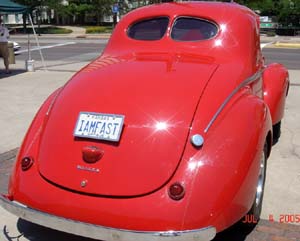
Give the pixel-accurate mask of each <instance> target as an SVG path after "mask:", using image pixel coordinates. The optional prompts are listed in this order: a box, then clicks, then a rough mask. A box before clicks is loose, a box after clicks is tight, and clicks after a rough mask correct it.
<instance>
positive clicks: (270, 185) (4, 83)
mask: <svg viewBox="0 0 300 241" xmlns="http://www.w3.org/2000/svg"><path fill="white" fill-rule="evenodd" d="M59 38H60V37H59ZM59 38H57V39H59ZM85 38H88V36H86V37H85ZM99 38H100V37H99ZM88 62H89V61H88V59H87V58H86V59H85V58H83V60H82V59H80V61H72V59H71V58H69V59H67V60H59V61H56V60H52V61H47V60H46V65H47V66H48V67H47V71H46V70H43V69H42V68H40V67H41V63H40V62H39V63H37V64H38V65H39V66H40V67H39V68H38V69H37V70H36V71H35V72H26V71H25V66H24V65H25V63H24V62H20V61H19V62H17V64H15V65H12V74H11V75H5V74H3V73H2V74H0V103H1V105H0V126H1V132H0V186H1V187H2V189H0V190H1V191H3V190H4V189H3V186H6V184H7V180H8V175H9V172H10V170H11V166H12V163H13V161H14V155H15V154H16V149H15V148H17V147H19V146H20V144H21V141H22V138H23V136H24V135H25V132H26V130H27V128H28V126H29V125H30V122H31V120H32V118H33V117H34V115H35V113H36V111H37V110H38V108H39V106H40V105H41V104H42V102H43V101H44V100H45V99H46V97H47V96H48V95H49V94H50V93H51V92H52V91H54V90H55V89H56V88H58V87H60V86H62V85H63V84H65V83H66V82H67V81H68V80H69V79H70V78H71V77H72V75H73V74H75V73H76V71H78V70H79V69H80V68H82V67H83V66H85V65H86V64H87V63H88ZM1 64H2V63H0V66H1ZM0 68H2V67H0ZM0 71H1V69H0ZM290 79H291V87H290V93H289V96H288V99H287V105H286V110H285V111H286V113H285V118H284V120H283V124H282V136H281V139H280V141H279V142H278V143H277V144H276V145H275V146H274V147H273V150H272V154H271V156H270V159H269V163H268V171H267V181H266V190H265V197H264V205H263V214H262V218H263V221H262V222H261V223H260V224H259V225H258V226H257V228H256V229H255V230H252V231H250V232H248V233H247V232H244V233H243V234H241V235H238V236H237V234H236V231H233V232H232V231H230V230H229V234H226V233H225V236H223V238H222V236H219V237H218V238H217V239H216V240H226V241H227V240H230V241H232V240H249V241H250V240H279V241H280V240H282V241H287V240H293V241H296V240H300V236H299V234H300V226H296V224H297V223H296V221H292V219H289V217H294V216H295V215H299V214H300V204H299V203H300V145H299V143H300V121H299V120H300V108H299V102H300V95H299V88H300V70H290ZM10 150H12V151H10ZM8 151H10V152H8ZM0 217H1V218H0V229H1V233H0V240H1V241H2V240H20V241H23V240H31V241H35V240H39V241H48V240H59V241H66V240H82V241H88V240H89V239H83V238H80V237H76V236H70V235H67V234H63V233H61V232H57V231H52V230H48V229H45V228H41V227H39V226H36V225H33V224H30V223H28V222H25V221H23V220H18V219H17V218H16V217H14V216H13V215H10V214H9V213H7V212H6V211H4V210H3V209H2V208H0ZM282 217H283V218H282ZM286 217H288V218H286ZM270 218H272V219H273V221H274V222H271V221H269V220H270ZM298 224H299V223H298ZM230 232H231V234H230ZM232 233H233V234H232ZM226 235H227V236H226ZM230 235H231V236H230ZM236 236H237V237H236ZM54 237H55V238H54ZM224 237H225V238H224Z"/></svg>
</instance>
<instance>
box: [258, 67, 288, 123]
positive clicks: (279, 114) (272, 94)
mask: <svg viewBox="0 0 300 241" xmlns="http://www.w3.org/2000/svg"><path fill="white" fill-rule="evenodd" d="M263 80H264V100H265V102H266V103H267V104H268V107H269V109H270V112H271V116H272V122H273V125H275V124H276V123H278V122H279V121H280V120H281V119H282V118H283V114H284V106H285V100H286V96H287V95H288V88H289V74H288V72H287V70H286V68H285V67H284V66H283V65H281V64H270V65H269V66H267V67H266V69H265V71H264V74H263Z"/></svg>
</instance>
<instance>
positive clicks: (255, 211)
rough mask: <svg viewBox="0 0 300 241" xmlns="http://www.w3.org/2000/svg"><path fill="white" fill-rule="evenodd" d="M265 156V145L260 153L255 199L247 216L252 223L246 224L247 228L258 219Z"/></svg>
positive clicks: (265, 163)
mask: <svg viewBox="0 0 300 241" xmlns="http://www.w3.org/2000/svg"><path fill="white" fill-rule="evenodd" d="M267 155H268V145H267V144H265V145H264V149H263V151H262V153H261V160H260V171H259V177H258V182H257V186H256V194H255V198H254V201H253V204H252V207H251V209H250V211H249V212H248V214H247V215H248V216H249V217H251V218H252V220H253V221H254V222H251V223H247V226H255V225H256V223H257V222H258V221H259V219H260V214H261V209H262V203H263V197H264V189H265V181H266V171H267Z"/></svg>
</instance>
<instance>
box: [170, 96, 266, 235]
mask: <svg viewBox="0 0 300 241" xmlns="http://www.w3.org/2000/svg"><path fill="white" fill-rule="evenodd" d="M197 129H198V128H197V126H193V127H192V130H193V131H192V132H191V136H192V135H193V134H195V133H197V132H199V130H197ZM271 129H272V121H271V116H270V113H269V110H268V107H267V105H266V104H265V103H264V102H263V101H262V100H261V99H259V98H258V97H256V96H253V95H251V94H250V95H242V96H240V98H238V99H236V100H235V101H234V100H233V101H231V103H229V105H228V107H226V109H224V112H223V113H222V114H221V115H220V116H219V118H218V119H217V120H216V122H215V123H214V124H213V125H212V127H211V129H210V130H209V131H208V132H207V133H206V134H205V135H204V144H203V147H202V148H200V149H198V150H197V149H196V148H193V147H192V146H191V145H188V146H187V148H186V152H185V154H184V157H183V160H185V161H186V162H184V163H185V164H182V165H181V167H180V168H179V169H178V171H177V173H176V175H175V177H174V178H173V180H176V181H179V182H183V183H184V184H185V185H186V187H187V189H188V190H187V191H186V197H185V199H188V200H189V203H188V206H187V208H186V214H185V220H184V222H185V223H184V225H185V228H190V229H193V228H196V227H199V226H200V227H201V226H205V225H213V226H215V227H216V228H217V231H218V232H220V231H222V230H224V229H226V228H227V227H229V226H231V225H233V224H234V223H235V222H237V221H238V220H240V219H241V218H243V217H244V215H246V213H247V212H248V211H249V209H250V207H251V205H252V203H253V200H254V196H255V192H256V185H257V180H258V176H259V166H260V161H259V160H260V155H261V152H262V150H263V147H264V143H265V142H266V138H267V137H268V134H269V133H271ZM191 136H190V137H189V138H191ZM187 173H188V177H189V178H187ZM182 180H184V181H182ZM195 213H196V214H198V215H195Z"/></svg>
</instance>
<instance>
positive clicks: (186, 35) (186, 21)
mask: <svg viewBox="0 0 300 241" xmlns="http://www.w3.org/2000/svg"><path fill="white" fill-rule="evenodd" d="M217 33H218V27H217V26H216V24H214V23H212V22H209V21H207V20H204V19H198V18H191V17H181V18H178V19H176V21H175V23H174V25H173V28H172V32H171V37H172V39H174V40H178V41H199V40H206V39H210V38H213V37H214V36H216V35H217Z"/></svg>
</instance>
